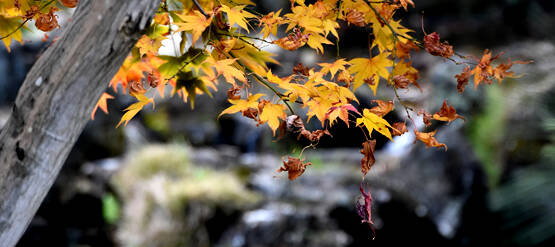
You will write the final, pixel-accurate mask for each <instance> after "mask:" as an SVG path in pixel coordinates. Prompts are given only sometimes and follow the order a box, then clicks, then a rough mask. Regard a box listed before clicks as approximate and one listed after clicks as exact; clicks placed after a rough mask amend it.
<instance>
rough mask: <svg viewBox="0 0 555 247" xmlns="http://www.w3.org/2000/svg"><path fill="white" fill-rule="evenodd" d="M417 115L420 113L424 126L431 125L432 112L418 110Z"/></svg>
mask: <svg viewBox="0 0 555 247" xmlns="http://www.w3.org/2000/svg"><path fill="white" fill-rule="evenodd" d="M417 115H418V116H420V115H422V121H423V122H424V124H425V125H426V126H430V125H432V114H430V113H428V112H426V111H425V110H420V111H419V112H418V113H417Z"/></svg>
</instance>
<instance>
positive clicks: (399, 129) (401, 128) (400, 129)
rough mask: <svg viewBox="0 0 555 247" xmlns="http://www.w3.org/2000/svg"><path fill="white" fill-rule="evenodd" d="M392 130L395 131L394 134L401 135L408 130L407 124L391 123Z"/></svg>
mask: <svg viewBox="0 0 555 247" xmlns="http://www.w3.org/2000/svg"><path fill="white" fill-rule="evenodd" d="M391 130H392V131H393V136H401V135H403V134H404V133H407V132H408V130H407V125H405V123H403V122H397V123H393V124H392V125H391Z"/></svg>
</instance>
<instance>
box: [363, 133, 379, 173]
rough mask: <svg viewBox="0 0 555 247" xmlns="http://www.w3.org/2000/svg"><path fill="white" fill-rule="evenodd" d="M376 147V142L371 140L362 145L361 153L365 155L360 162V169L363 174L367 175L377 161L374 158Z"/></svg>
mask: <svg viewBox="0 0 555 247" xmlns="http://www.w3.org/2000/svg"><path fill="white" fill-rule="evenodd" d="M375 147H376V140H369V141H366V142H363V143H362V149H361V150H360V153H361V154H362V155H364V157H362V160H361V161H360V169H361V171H362V174H364V175H365V176H366V174H367V173H368V172H369V171H370V169H371V168H372V166H373V165H374V163H375V162H376V159H375V158H374V148H375Z"/></svg>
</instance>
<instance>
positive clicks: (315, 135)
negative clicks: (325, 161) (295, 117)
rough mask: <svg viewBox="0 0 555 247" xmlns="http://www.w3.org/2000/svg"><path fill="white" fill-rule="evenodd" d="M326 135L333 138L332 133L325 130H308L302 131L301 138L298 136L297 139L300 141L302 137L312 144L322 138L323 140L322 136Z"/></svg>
mask: <svg viewBox="0 0 555 247" xmlns="http://www.w3.org/2000/svg"><path fill="white" fill-rule="evenodd" d="M324 135H329V136H331V134H330V132H329V131H328V130H327V129H325V130H315V131H312V132H310V131H308V130H306V129H304V128H303V129H302V130H301V133H299V136H297V139H300V138H301V136H302V137H304V138H306V139H307V140H309V141H310V142H312V143H314V142H318V141H320V138H322V136H324Z"/></svg>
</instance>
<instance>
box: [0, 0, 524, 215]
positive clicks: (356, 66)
mask: <svg viewBox="0 0 555 247" xmlns="http://www.w3.org/2000/svg"><path fill="white" fill-rule="evenodd" d="M78 5H79V3H78V0H58V1H54V0H52V1H40V0H3V1H2V2H0V36H1V37H2V41H3V43H4V44H5V46H6V48H7V49H8V50H9V49H10V44H11V42H12V41H13V40H15V41H18V42H20V43H21V42H22V29H27V28H28V27H29V26H31V23H34V26H35V27H36V28H37V29H39V30H42V31H44V32H48V31H51V30H54V29H56V28H63V27H60V25H59V23H58V20H57V15H56V12H57V11H59V10H60V9H62V8H74V7H76V6H78ZM414 5H415V3H414V2H413V1H412V0H386V1H368V0H318V1H305V0H291V1H290V8H288V9H287V10H281V9H280V10H277V11H274V12H269V13H258V12H256V11H255V8H254V7H255V6H254V3H253V2H251V1H250V0H198V1H197V0H163V1H161V4H160V7H159V9H158V11H157V12H156V15H155V16H154V17H153V20H152V23H151V24H150V26H149V27H148V29H147V30H146V32H145V33H144V35H143V36H142V37H141V38H140V40H139V41H138V42H137V44H136V45H135V47H134V48H133V49H132V51H131V53H130V54H129V56H128V57H127V59H126V60H125V62H124V63H123V65H122V66H121V68H120V69H119V71H118V72H117V74H116V75H115V76H114V78H113V79H112V80H111V81H110V82H106V83H107V86H109V87H111V88H112V90H113V91H114V92H117V93H123V94H129V95H131V96H134V97H135V98H136V99H137V102H136V103H134V104H132V105H130V106H129V107H127V109H125V113H124V114H123V116H122V117H121V121H120V122H119V123H118V126H119V125H121V124H123V125H126V124H127V123H128V122H129V121H130V120H131V119H132V118H133V117H134V116H135V115H136V114H137V113H138V112H140V111H141V110H142V109H143V108H144V107H146V106H147V105H149V104H152V106H153V107H154V103H155V100H156V98H157V97H165V96H166V95H167V94H166V93H165V92H166V91H170V92H171V95H172V96H175V97H180V98H182V99H183V100H184V101H185V102H187V103H188V104H190V105H191V107H194V104H195V98H196V95H201V94H206V95H208V96H211V95H212V92H213V91H216V90H218V84H219V83H228V84H230V87H231V88H230V89H229V91H228V92H227V95H228V98H229V104H230V105H229V107H228V108H227V109H225V110H224V111H223V112H221V114H220V116H221V115H224V114H238V113H240V114H242V116H244V117H246V118H249V119H252V121H255V122H256V123H257V124H258V125H267V126H268V127H269V128H270V129H271V130H272V132H273V133H274V135H275V136H276V137H277V138H278V139H279V137H280V136H282V135H283V134H284V133H293V134H295V135H297V136H298V138H304V139H307V140H308V141H309V142H310V143H312V144H311V146H316V145H317V143H318V141H319V140H320V138H321V137H322V136H324V135H329V136H332V135H333V133H330V132H329V131H328V129H329V128H330V127H331V126H333V125H334V124H336V123H337V122H339V121H341V122H344V123H345V124H346V125H347V126H348V127H350V128H360V130H361V131H362V132H361V135H364V136H365V137H366V140H367V141H365V142H364V143H362V144H361V147H362V149H361V151H360V152H361V154H362V155H363V157H362V160H361V172H362V174H363V178H364V176H365V175H366V174H367V173H368V172H369V171H370V169H371V168H372V166H373V164H374V162H375V158H374V149H375V146H376V141H375V140H374V138H375V137H376V136H377V135H383V136H385V137H387V138H388V139H389V140H391V141H393V137H394V136H400V135H403V134H405V133H407V132H408V127H407V126H410V127H411V128H412V131H413V132H414V134H415V136H416V139H417V140H419V141H420V142H422V143H423V144H425V145H426V146H427V147H437V148H443V149H445V150H446V149H447V146H446V145H445V144H443V143H441V142H440V141H439V140H437V139H436V138H435V137H434V135H435V134H436V130H432V131H430V130H429V129H428V128H427V131H424V130H418V129H417V128H416V127H415V126H417V125H416V124H415V121H416V120H415V119H420V118H416V116H421V117H422V118H421V119H422V121H424V124H425V125H426V126H431V124H432V121H441V122H446V123H450V122H452V121H455V120H457V119H461V120H462V121H464V120H465V118H464V117H463V116H461V115H459V114H457V111H456V109H455V108H453V107H452V106H451V105H449V104H448V101H447V100H445V101H444V103H443V106H442V107H441V109H435V110H432V111H431V112H433V113H429V112H428V110H426V109H418V107H414V106H408V105H407V104H405V103H404V102H405V101H403V99H402V98H401V97H400V96H399V94H398V93H397V91H398V90H418V91H421V86H420V83H422V82H419V81H418V80H419V71H418V70H417V69H416V68H414V67H413V66H412V61H411V54H412V53H413V52H418V51H420V50H422V51H423V52H427V53H429V55H431V56H438V57H441V58H442V59H443V60H444V61H445V62H454V63H456V64H457V65H461V67H462V68H461V73H460V74H458V75H454V77H455V79H456V81H457V82H458V86H457V89H458V91H459V92H460V93H463V92H464V90H465V87H466V86H467V84H468V83H469V81H471V80H473V81H474V86H475V88H478V86H480V85H481V84H491V83H492V82H493V81H494V80H497V81H498V82H499V83H501V82H502V81H503V79H504V78H506V77H515V75H514V73H513V72H511V71H510V69H511V67H512V65H514V64H523V63H527V62H523V61H511V60H510V59H509V60H508V61H506V62H504V63H495V62H496V61H497V60H500V59H501V55H502V54H497V55H494V54H492V53H491V52H490V51H488V50H486V51H484V53H483V54H482V56H481V58H476V57H474V56H471V55H468V56H464V55H460V54H458V53H456V52H455V51H454V49H453V46H451V45H449V44H448V43H447V42H446V41H444V40H442V39H441V37H440V35H439V34H438V33H436V32H432V33H429V34H428V33H425V32H424V31H423V32H422V33H417V32H415V31H414V30H411V29H409V28H407V27H405V26H403V21H402V19H401V18H400V17H402V16H403V13H402V12H404V11H407V10H408V8H410V7H414ZM347 26H357V27H364V28H365V30H367V31H368V35H367V37H366V36H365V37H364V38H365V39H366V38H367V40H368V53H367V54H366V55H362V56H360V57H340V56H339V48H338V47H339V46H338V45H337V43H338V42H341V37H340V35H339V34H338V30H339V29H341V28H345V27H347ZM423 30H424V28H423ZM176 37H179V38H180V39H177V38H176ZM176 40H178V41H176ZM163 43H169V44H172V45H173V47H174V48H175V55H161V54H159V50H160V48H161V47H162V44H163ZM270 46H279V47H281V48H282V49H284V50H287V51H294V50H297V49H302V48H305V47H306V48H309V49H312V50H313V52H314V53H317V54H318V55H320V56H322V57H324V56H326V55H328V57H334V59H333V60H332V61H330V62H328V63H319V64H317V66H315V67H306V66H305V65H303V64H298V65H297V66H295V68H294V69H293V71H291V72H290V73H289V74H283V75H277V74H276V73H274V72H273V71H271V70H270V69H269V68H268V65H269V64H277V65H279V61H277V60H275V58H274V57H275V54H273V53H271V52H269V51H268V49H265V48H267V47H270ZM328 51H332V52H331V53H330V52H328ZM325 53H330V54H325ZM257 83H258V84H261V85H263V86H264V87H267V88H268V89H269V91H268V92H272V93H271V94H268V93H264V92H253V90H252V85H253V84H257ZM363 87H369V88H370V89H371V90H372V92H373V94H374V96H375V97H379V98H381V100H380V99H376V100H373V103H374V104H375V106H374V107H373V108H368V109H362V108H360V107H359V103H360V102H359V99H357V97H356V95H355V92H356V91H357V90H358V89H360V88H363ZM383 87H390V88H392V89H393V91H394V92H395V94H394V95H393V96H387V95H381V94H380V92H379V91H380V88H383ZM388 97H390V98H388ZM112 98H113V96H112V95H110V94H108V93H104V94H103V95H102V97H101V98H100V100H99V101H98V103H97V105H96V107H95V110H94V111H93V112H92V115H91V118H94V115H95V112H96V110H97V109H98V108H100V109H101V110H103V111H104V112H106V113H107V100H109V99H112ZM396 105H397V106H398V107H402V108H403V110H404V111H405V112H406V114H407V115H406V116H407V119H406V120H405V121H403V122H395V123H390V122H388V121H386V120H385V119H384V116H386V115H387V114H388V113H389V112H391V111H392V110H393V109H394V108H395V107H396ZM299 108H304V110H305V112H306V115H304V116H303V115H297V114H296V113H295V111H294V109H299ZM312 119H317V120H319V122H320V123H321V129H318V130H308V129H306V128H305V125H304V122H305V121H306V122H308V121H311V120H312ZM301 155H302V153H301ZM309 165H311V163H310V162H308V161H304V159H303V158H302V157H290V156H288V157H287V158H284V161H283V166H282V167H280V168H279V169H278V171H279V172H288V175H289V179H291V180H293V179H296V178H298V177H299V176H301V175H302V173H303V172H304V171H305V170H306V169H308V168H309ZM360 190H361V193H362V196H363V200H362V201H361V203H360V205H359V207H358V211H359V214H360V215H361V217H363V221H364V222H368V223H370V224H372V219H371V201H372V200H371V196H370V192H369V191H365V189H364V188H363V186H362V185H361V187H360Z"/></svg>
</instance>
